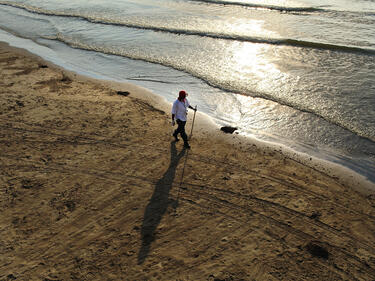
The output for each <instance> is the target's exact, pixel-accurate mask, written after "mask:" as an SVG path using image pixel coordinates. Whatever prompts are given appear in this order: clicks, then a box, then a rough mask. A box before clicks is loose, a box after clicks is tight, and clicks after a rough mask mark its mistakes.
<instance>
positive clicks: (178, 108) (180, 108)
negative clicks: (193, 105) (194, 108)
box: [172, 99, 190, 121]
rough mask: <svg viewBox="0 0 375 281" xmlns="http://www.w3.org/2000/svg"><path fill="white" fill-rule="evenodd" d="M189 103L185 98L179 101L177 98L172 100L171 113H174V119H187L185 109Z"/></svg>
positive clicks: (186, 109)
mask: <svg viewBox="0 0 375 281" xmlns="http://www.w3.org/2000/svg"><path fill="white" fill-rule="evenodd" d="M189 106H190V104H189V101H188V100H187V99H185V101H179V100H178V99H177V100H175V101H174V103H173V105H172V114H174V115H175V118H176V119H179V120H181V121H186V120H187V111H188V108H189Z"/></svg>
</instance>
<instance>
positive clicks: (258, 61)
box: [232, 42, 283, 92]
mask: <svg viewBox="0 0 375 281" xmlns="http://www.w3.org/2000/svg"><path fill="white" fill-rule="evenodd" d="M269 48H270V47H269V46H267V45H264V44H252V43H241V42H238V43H235V44H234V45H233V50H232V53H233V64H234V65H233V66H232V67H233V68H234V69H237V71H238V72H239V73H240V74H241V75H239V77H241V76H242V77H251V79H253V80H255V81H254V82H256V84H254V90H257V91H262V92H268V91H270V90H271V89H272V88H273V87H274V81H277V80H279V79H280V78H281V77H282V76H283V73H282V72H281V71H280V70H279V69H278V67H277V66H276V65H275V64H274V63H273V62H271V61H270V60H269V59H268V58H267V57H266V53H267V51H268V49H269ZM239 77H238V78H239ZM242 79H246V78H242Z"/></svg>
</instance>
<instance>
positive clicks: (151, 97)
mask: <svg viewBox="0 0 375 281" xmlns="http://www.w3.org/2000/svg"><path fill="white" fill-rule="evenodd" d="M0 43H1V44H2V45H3V44H6V45H8V46H9V48H14V49H15V50H17V52H19V53H20V54H24V55H27V56H32V57H34V58H35V59H36V60H40V61H41V62H43V63H45V64H47V65H48V66H49V67H52V68H55V69H57V70H60V71H62V72H64V73H65V74H66V75H68V76H69V77H72V78H73V79H79V80H81V81H92V82H95V83H100V84H102V85H105V86H106V87H109V88H111V89H113V90H116V91H121V90H122V89H124V88H129V89H131V91H133V92H134V96H136V97H137V98H140V99H142V100H144V101H146V102H148V103H150V104H152V105H154V106H155V107H156V108H158V109H160V110H163V111H164V112H166V113H168V112H169V111H170V107H171V105H170V104H169V102H168V101H166V99H165V98H164V97H162V96H161V95H158V94H157V93H154V92H152V91H151V90H149V89H146V88H144V87H141V86H138V85H135V84H132V83H127V82H117V81H110V80H105V79H98V78H93V77H88V76H86V75H83V74H79V73H76V72H74V71H72V70H67V69H65V68H64V67H63V66H59V65H57V64H55V63H53V62H50V61H48V60H46V59H44V58H42V57H40V56H39V55H37V54H34V53H32V52H30V51H28V50H27V49H23V48H19V47H15V46H11V45H10V44H9V43H8V42H4V41H0ZM191 115H192V114H190V116H189V121H190V122H191V120H192V116H191ZM197 119H199V122H196V124H195V126H196V127H195V131H194V134H197V133H198V134H200V133H202V132H204V134H208V135H209V136H210V137H213V138H224V139H226V140H227V141H230V142H233V143H242V142H249V143H250V144H257V145H258V146H259V147H261V148H263V149H266V150H269V151H272V150H278V151H280V152H281V153H283V154H284V155H285V156H286V157H289V158H290V159H293V160H294V161H296V162H298V163H301V164H303V165H307V166H309V167H311V168H313V169H317V170H318V171H320V172H324V173H326V174H327V175H330V176H332V177H335V178H338V179H339V180H340V181H341V182H342V183H343V184H346V185H348V186H355V187H358V186H361V187H360V188H357V190H358V191H360V192H364V193H365V194H373V193H375V181H371V180H370V179H368V178H367V177H366V176H365V175H363V174H361V173H359V172H357V171H355V170H354V169H352V168H350V167H348V166H345V164H344V163H335V162H332V161H329V160H326V159H323V158H319V157H316V156H312V155H309V154H307V153H305V152H300V151H297V150H294V149H292V148H290V147H288V146H286V145H284V144H281V143H274V142H268V141H264V140H258V139H257V138H256V137H255V136H254V137H252V136H244V135H238V134H234V135H233V136H231V135H225V134H223V133H221V132H220V130H219V129H220V127H219V125H218V124H216V123H215V122H214V121H213V119H212V118H211V117H210V116H208V115H206V114H205V113H202V112H199V111H198V112H197Z"/></svg>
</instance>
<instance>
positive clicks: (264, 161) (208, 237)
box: [0, 44, 375, 280]
mask: <svg viewBox="0 0 375 281" xmlns="http://www.w3.org/2000/svg"><path fill="white" fill-rule="evenodd" d="M0 69H1V72H0V89H1V92H0V93H1V99H0V128H1V131H0V132H1V134H0V148H1V150H0V166H1V169H0V171H1V172H0V184H1V185H0V186H1V189H0V192H1V193H0V211H1V215H0V280H375V197H374V195H372V194H371V193H365V192H360V191H361V190H364V189H365V186H364V184H363V186H362V183H361V182H358V183H356V182H355V181H352V182H346V181H345V180H343V179H344V178H345V177H344V176H342V177H341V176H340V175H335V176H333V175H332V174H331V173H328V172H321V171H320V170H318V169H314V168H311V167H309V166H306V165H304V164H303V163H300V162H297V161H295V160H293V159H291V158H288V157H287V156H285V154H281V153H280V152H279V150H278V149H271V148H268V149H266V148H264V147H262V146H260V145H259V144H257V143H254V142H251V141H246V140H245V139H243V138H241V137H240V136H237V135H236V134H234V135H225V134H224V133H222V132H221V131H220V130H219V129H218V128H217V127H215V126H213V125H212V124H211V125H210V123H209V121H208V120H205V121H204V119H203V116H200V115H198V118H197V122H196V127H195V129H194V135H193V138H192V140H191V146H192V149H191V150H185V149H183V146H182V141H180V142H177V143H176V142H173V138H172V137H171V125H170V114H169V110H170V109H169V105H167V104H165V103H163V102H162V101H160V100H159V99H158V98H157V97H156V96H153V95H149V94H148V93H147V91H146V90H144V89H140V88H138V87H136V86H133V85H126V84H122V85H120V84H113V83H106V82H101V81H94V80H90V79H84V78H83V77H80V76H78V75H75V74H73V73H68V72H66V71H64V70H61V69H59V68H57V67H54V66H53V65H51V64H49V63H47V62H44V61H42V60H41V59H38V58H36V57H35V56H32V55H30V54H27V53H26V52H22V51H20V50H18V49H14V48H9V47H7V46H6V45H5V44H1V45H0ZM118 91H121V92H122V93H120V94H119V92H118ZM191 115H192V114H190V118H191ZM190 125H191V120H190V122H189V125H188V127H187V131H188V132H190V127H189V126H190ZM184 167H185V168H184Z"/></svg>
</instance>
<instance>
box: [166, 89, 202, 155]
mask: <svg viewBox="0 0 375 281" xmlns="http://www.w3.org/2000/svg"><path fill="white" fill-rule="evenodd" d="M186 96H187V93H186V92H185V91H180V92H179V93H178V98H177V99H176V100H175V101H174V103H173V105H172V126H174V125H175V119H176V121H177V126H178V127H177V129H176V130H175V131H174V133H173V136H174V138H175V140H176V141H179V139H178V137H177V135H178V134H180V135H181V137H182V139H183V140H184V147H185V148H190V145H189V142H188V137H187V135H186V132H185V125H186V120H187V111H188V108H191V109H193V110H194V111H196V109H195V108H194V107H192V106H191V105H190V104H189V101H188V100H187V98H186Z"/></svg>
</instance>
